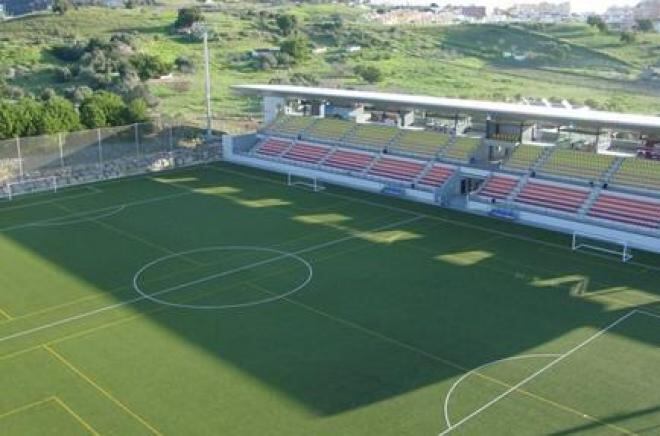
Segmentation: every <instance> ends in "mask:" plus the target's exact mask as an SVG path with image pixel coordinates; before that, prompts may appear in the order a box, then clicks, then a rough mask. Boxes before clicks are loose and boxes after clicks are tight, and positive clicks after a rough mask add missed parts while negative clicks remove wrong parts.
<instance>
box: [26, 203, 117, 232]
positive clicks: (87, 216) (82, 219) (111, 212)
mask: <svg viewBox="0 0 660 436" xmlns="http://www.w3.org/2000/svg"><path fill="white" fill-rule="evenodd" d="M62 207H64V206H62ZM124 209H126V206H125V205H122V206H117V207H114V208H112V209H109V211H108V212H105V213H100V214H98V215H96V214H85V215H83V216H81V217H80V218H77V219H75V218H74V219H69V220H63V221H59V220H52V221H50V222H48V223H38V224H33V225H32V226H33V227H58V226H68V225H70V224H79V223H84V222H90V221H95V220H99V219H102V218H109V217H111V216H115V215H117V214H118V213H120V212H122V211H123V210H124ZM90 215H91V216H90Z"/></svg>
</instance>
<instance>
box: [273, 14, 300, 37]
mask: <svg viewBox="0 0 660 436" xmlns="http://www.w3.org/2000/svg"><path fill="white" fill-rule="evenodd" d="M275 22H276V23H277V27H278V28H279V29H280V31H281V32H282V35H284V36H289V35H291V33H293V31H294V29H295V28H296V26H297V25H298V18H297V17H296V16H295V15H278V16H277V18H276V19H275Z"/></svg>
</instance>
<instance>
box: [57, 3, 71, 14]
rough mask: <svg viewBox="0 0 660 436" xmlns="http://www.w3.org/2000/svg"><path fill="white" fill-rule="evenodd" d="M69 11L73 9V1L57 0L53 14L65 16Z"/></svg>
mask: <svg viewBox="0 0 660 436" xmlns="http://www.w3.org/2000/svg"><path fill="white" fill-rule="evenodd" d="M69 9H71V0H55V1H54V2H53V12H56V13H58V14H60V15H64V14H66V13H67V12H68V11H69Z"/></svg>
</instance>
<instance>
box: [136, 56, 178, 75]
mask: <svg viewBox="0 0 660 436" xmlns="http://www.w3.org/2000/svg"><path fill="white" fill-rule="evenodd" d="M131 64H132V65H133V66H134V67H135V69H136V70H137V73H138V76H139V77H140V79H141V80H148V79H152V78H157V77H160V76H164V75H166V74H168V73H169V72H170V71H172V65H171V64H169V63H167V62H165V61H163V60H162V59H161V58H159V57H158V56H152V55H148V54H144V53H140V54H137V55H135V56H133V57H132V58H131Z"/></svg>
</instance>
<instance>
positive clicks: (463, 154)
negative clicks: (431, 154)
mask: <svg viewBox="0 0 660 436" xmlns="http://www.w3.org/2000/svg"><path fill="white" fill-rule="evenodd" d="M480 144H481V139H479V138H470V137H466V136H456V137H455V138H454V140H453V142H452V143H450V145H449V146H448V147H447V148H446V149H445V150H444V151H443V152H442V155H441V157H442V159H448V160H451V161H457V162H468V161H469V160H470V158H471V157H472V155H473V154H474V152H476V151H477V148H479V145H480Z"/></svg>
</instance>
